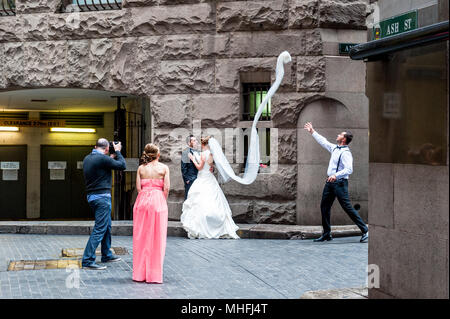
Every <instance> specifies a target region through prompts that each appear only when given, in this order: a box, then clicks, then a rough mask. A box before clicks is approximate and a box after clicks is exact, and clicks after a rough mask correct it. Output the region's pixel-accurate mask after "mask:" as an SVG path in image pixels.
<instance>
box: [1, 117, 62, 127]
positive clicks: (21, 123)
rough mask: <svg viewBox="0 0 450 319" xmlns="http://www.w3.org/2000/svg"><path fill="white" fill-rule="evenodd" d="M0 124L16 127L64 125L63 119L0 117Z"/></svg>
mask: <svg viewBox="0 0 450 319" xmlns="http://www.w3.org/2000/svg"><path fill="white" fill-rule="evenodd" d="M0 126H16V127H45V128H50V127H64V126H66V121H65V120H21V119H0Z"/></svg>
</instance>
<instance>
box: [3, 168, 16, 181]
mask: <svg viewBox="0 0 450 319" xmlns="http://www.w3.org/2000/svg"><path fill="white" fill-rule="evenodd" d="M2 172H3V174H2V179H3V180H4V181H18V180H19V170H17V169H4V170H2Z"/></svg>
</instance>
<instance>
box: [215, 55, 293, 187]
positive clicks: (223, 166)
mask: <svg viewBox="0 0 450 319" xmlns="http://www.w3.org/2000/svg"><path fill="white" fill-rule="evenodd" d="M291 60H292V59H291V55H290V54H289V53H288V52H287V51H284V52H282V53H281V54H280V55H279V56H278V59H277V66H276V70H275V74H276V77H275V82H274V83H273V85H272V86H271V87H270V89H269V92H268V93H267V94H266V96H265V98H264V99H263V101H262V102H261V104H260V105H259V106H258V111H257V112H256V114H255V118H254V120H253V125H252V130H251V135H250V143H249V149H248V154H247V162H246V163H245V171H244V175H243V176H242V177H239V176H236V174H235V173H234V171H233V168H232V167H231V165H230V163H229V162H228V160H227V158H226V157H225V154H223V151H222V146H220V144H219V142H218V141H217V140H216V139H215V138H213V137H212V138H210V139H209V141H208V145H209V148H210V150H211V153H212V155H213V158H214V162H215V166H216V168H217V170H218V171H219V181H220V182H223V183H226V182H228V181H229V180H230V179H234V180H235V181H236V182H238V183H241V184H245V185H248V184H251V183H253V182H254V181H255V179H256V176H257V175H258V171H259V161H260V155H259V136H258V132H257V131H256V124H257V123H258V120H259V118H260V116H261V113H262V111H263V110H264V107H265V106H266V104H267V102H268V101H269V100H270V99H271V98H272V96H273V95H274V94H275V92H276V91H277V90H278V87H279V86H280V84H281V81H282V80H283V76H284V66H283V64H286V63H289V62H291Z"/></svg>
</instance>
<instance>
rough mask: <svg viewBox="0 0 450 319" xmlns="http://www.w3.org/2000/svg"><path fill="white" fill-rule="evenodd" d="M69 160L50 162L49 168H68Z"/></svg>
mask: <svg viewBox="0 0 450 319" xmlns="http://www.w3.org/2000/svg"><path fill="white" fill-rule="evenodd" d="M66 168H67V162H63V161H58V162H48V169H66Z"/></svg>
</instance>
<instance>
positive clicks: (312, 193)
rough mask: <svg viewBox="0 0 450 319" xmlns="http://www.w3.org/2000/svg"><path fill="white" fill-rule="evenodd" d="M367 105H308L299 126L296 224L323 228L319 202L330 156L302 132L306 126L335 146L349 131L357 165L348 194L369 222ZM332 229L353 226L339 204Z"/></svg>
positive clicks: (327, 101)
mask: <svg viewBox="0 0 450 319" xmlns="http://www.w3.org/2000/svg"><path fill="white" fill-rule="evenodd" d="M366 114H367V110H366V109H365V105H364V104H363V105H361V104H359V103H351V102H349V103H348V104H346V105H344V104H343V103H342V102H340V101H339V100H337V99H335V98H330V97H326V98H322V99H319V100H316V101H314V102H311V103H310V104H308V105H306V106H305V107H304V108H303V109H302V111H301V113H300V115H299V118H298V122H297V152H298V153H297V203H296V206H297V224H299V225H321V224H322V221H321V213H320V200H321V198H322V191H323V186H324V183H325V180H326V176H327V175H326V172H327V167H328V162H329V160H330V153H329V152H327V151H326V150H325V149H323V148H322V147H321V146H320V145H319V144H317V142H316V141H315V140H314V138H312V137H311V136H310V134H309V133H308V132H307V131H305V130H304V129H303V125H304V124H305V123H306V122H312V124H313V126H314V128H315V129H316V130H317V132H318V133H320V134H321V135H322V136H324V137H326V138H327V139H328V141H330V142H332V143H335V141H336V136H337V135H338V134H339V133H340V132H342V131H345V130H350V131H351V132H352V133H353V135H354V140H353V141H352V143H351V144H350V148H351V150H352V154H353V158H354V162H353V174H352V175H351V177H350V182H349V193H350V199H351V201H352V204H353V205H354V206H355V208H356V209H358V210H359V211H360V214H361V217H362V218H363V219H364V221H366V222H367V206H368V205H367V198H368V194H367V189H368V127H367V120H366ZM331 222H332V224H333V225H346V224H351V223H352V222H351V220H350V219H349V217H348V216H347V215H346V214H345V213H344V212H343V210H342V208H341V207H340V205H339V203H338V202H337V200H336V202H335V204H334V205H333V208H332V213H331Z"/></svg>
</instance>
